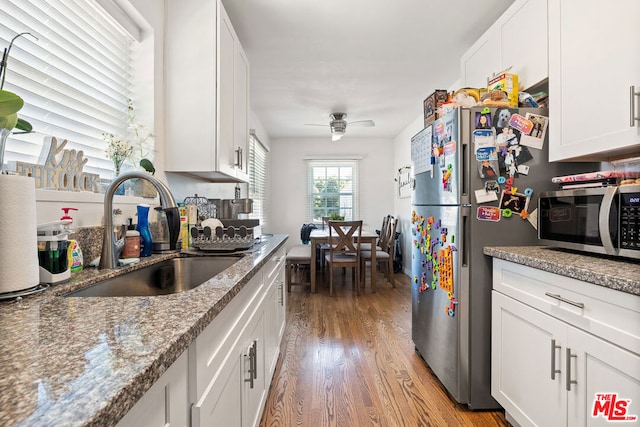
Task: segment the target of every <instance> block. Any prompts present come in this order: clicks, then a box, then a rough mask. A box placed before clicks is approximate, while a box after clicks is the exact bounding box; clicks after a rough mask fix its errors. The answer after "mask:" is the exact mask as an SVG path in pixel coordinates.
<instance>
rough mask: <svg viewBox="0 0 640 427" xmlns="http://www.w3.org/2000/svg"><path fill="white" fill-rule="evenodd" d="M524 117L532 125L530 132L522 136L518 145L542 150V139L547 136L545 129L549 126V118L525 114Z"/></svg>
mask: <svg viewBox="0 0 640 427" xmlns="http://www.w3.org/2000/svg"><path fill="white" fill-rule="evenodd" d="M526 117H527V119H528V120H529V121H531V123H533V127H532V129H531V131H530V132H528V133H526V134H525V133H523V134H522V138H521V142H520V143H521V144H522V145H526V146H527V147H531V148H536V149H538V150H542V147H543V146H544V137H545V135H546V134H547V127H548V125H549V118H548V117H545V116H540V115H538V114H532V113H527V116H526Z"/></svg>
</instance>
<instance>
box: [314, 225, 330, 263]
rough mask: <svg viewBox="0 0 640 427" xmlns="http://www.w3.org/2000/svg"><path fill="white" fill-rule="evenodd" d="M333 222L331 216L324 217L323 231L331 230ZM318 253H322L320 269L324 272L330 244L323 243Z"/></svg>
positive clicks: (319, 246)
mask: <svg viewBox="0 0 640 427" xmlns="http://www.w3.org/2000/svg"><path fill="white" fill-rule="evenodd" d="M330 220H331V217H330V216H323V217H322V229H323V230H327V229H328V228H329V221H330ZM317 250H318V251H320V256H319V257H318V259H319V260H320V268H321V269H322V270H324V264H325V262H324V257H325V255H326V254H327V251H328V250H329V244H328V243H323V244H321V245H318V249H317Z"/></svg>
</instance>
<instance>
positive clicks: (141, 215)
mask: <svg viewBox="0 0 640 427" xmlns="http://www.w3.org/2000/svg"><path fill="white" fill-rule="evenodd" d="M137 208H138V226H137V227H136V229H137V230H138V231H139V232H140V256H141V257H146V256H151V254H152V253H153V239H152V238H151V230H149V208H150V206H149V205H147V204H144V203H141V204H139V205H138V207H137Z"/></svg>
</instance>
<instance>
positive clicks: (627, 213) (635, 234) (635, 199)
mask: <svg viewBox="0 0 640 427" xmlns="http://www.w3.org/2000/svg"><path fill="white" fill-rule="evenodd" d="M620 248H621V249H635V250H640V193H622V194H620Z"/></svg>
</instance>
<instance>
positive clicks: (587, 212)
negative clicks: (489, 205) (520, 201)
mask: <svg viewBox="0 0 640 427" xmlns="http://www.w3.org/2000/svg"><path fill="white" fill-rule="evenodd" d="M538 238H539V239H541V240H542V243H544V244H548V245H550V246H557V247H561V248H567V249H576V250H580V251H588V252H595V253H600V254H605V255H613V256H621V257H627V258H635V259H640V185H635V184H634V185H624V186H610V187H603V188H580V189H570V190H559V191H549V192H545V193H542V194H541V195H540V198H539V199H538Z"/></svg>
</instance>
